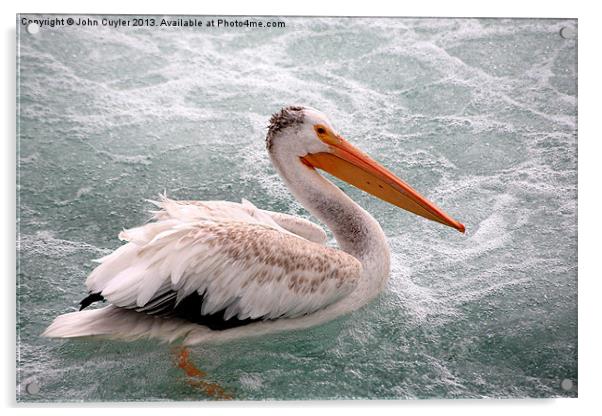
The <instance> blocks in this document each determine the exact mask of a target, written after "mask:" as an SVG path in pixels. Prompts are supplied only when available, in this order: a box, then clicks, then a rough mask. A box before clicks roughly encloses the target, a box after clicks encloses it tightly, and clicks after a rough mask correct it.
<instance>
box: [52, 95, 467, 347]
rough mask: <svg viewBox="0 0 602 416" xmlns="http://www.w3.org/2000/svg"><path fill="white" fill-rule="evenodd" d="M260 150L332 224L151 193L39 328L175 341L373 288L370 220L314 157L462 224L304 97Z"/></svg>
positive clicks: (361, 184)
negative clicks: (80, 295)
mask: <svg viewBox="0 0 602 416" xmlns="http://www.w3.org/2000/svg"><path fill="white" fill-rule="evenodd" d="M266 143H267V150H268V153H269V156H270V159H271V161H272V163H273V165H274V167H275V168H276V171H277V172H278V173H279V174H280V176H281V177H282V179H283V180H284V182H285V183H286V185H287V186H288V188H289V189H290V190H291V192H292V193H293V195H294V196H295V197H296V198H297V199H298V200H299V201H300V202H301V203H302V204H303V206H305V208H307V210H308V211H309V212H310V213H312V214H313V215H314V216H315V217H317V218H318V219H319V220H320V221H322V222H323V223H324V224H325V225H326V226H327V227H328V228H330V230H331V231H332V233H333V234H334V237H335V238H336V241H337V242H338V244H339V247H340V249H335V248H331V247H327V246H326V245H325V241H326V234H325V232H324V231H323V230H322V229H321V228H320V227H318V226H317V225H315V224H312V223H311V222H309V221H307V220H305V219H302V218H298V217H295V216H291V215H287V214H281V213H275V212H270V211H265V210H261V209H258V208H256V207H255V206H254V205H253V204H251V203H250V202H248V201H245V200H243V201H242V203H240V204H239V203H234V202H224V201H203V202H196V201H174V200H170V199H167V198H165V197H164V198H162V200H161V201H160V202H157V205H158V206H159V208H160V210H158V211H155V215H154V218H153V219H154V221H153V222H149V223H147V224H145V225H142V226H140V227H137V228H133V229H129V230H125V231H123V232H122V233H121V234H120V235H119V238H120V239H121V240H125V241H127V243H126V244H124V245H122V246H121V247H119V248H118V249H117V250H115V251H114V252H113V253H112V254H109V255H108V256H106V257H104V258H102V259H100V260H98V262H99V263H100V265H99V266H98V267H96V269H95V270H94V271H93V272H92V273H91V274H90V276H89V277H88V279H87V281H86V286H87V288H88V291H89V293H90V295H89V296H88V297H87V298H85V299H84V300H83V301H82V302H81V309H83V308H85V307H86V306H88V305H89V304H90V303H92V302H95V301H100V300H105V301H106V302H108V303H109V305H108V306H105V307H104V308H100V309H94V310H82V311H80V312H72V313H67V314H64V315H61V316H59V317H57V318H56V319H55V320H54V322H53V323H52V324H51V325H50V326H49V327H48V328H47V329H46V331H45V332H44V334H43V335H44V336H47V337H61V338H68V337H82V336H93V335H96V336H105V337H111V338H120V339H136V338H141V337H152V338H158V339H161V340H164V341H169V342H171V341H174V340H176V339H180V340H182V345H192V344H196V343H200V342H209V341H224V340H228V339H233V338H240V337H244V336H251V335H261V334H266V333H272V332H275V331H281V330H288V329H299V328H306V327H311V326H314V325H317V324H321V323H324V322H326V321H328V320H331V319H333V318H335V317H337V316H340V315H342V314H346V313H349V312H351V311H353V310H356V309H357V308H359V307H361V306H362V305H364V304H366V303H367V302H368V301H370V300H371V299H373V298H374V297H375V296H376V295H377V294H378V293H379V292H380V291H381V289H382V288H383V286H384V285H385V282H386V281H387V279H388V277H389V265H390V261H389V255H390V254H389V246H388V244H387V239H386V237H385V234H384V233H383V231H382V229H381V227H380V225H379V224H378V222H377V221H376V220H375V219H374V218H373V217H372V216H371V215H370V214H369V213H368V212H366V211H365V210H364V209H362V208H361V207H360V206H358V205H357V204H356V203H354V202H353V201H352V200H351V199H350V198H349V197H348V196H347V195H346V194H345V193H344V192H342V191H341V190H340V189H339V188H338V187H336V186H335V185H333V184H332V183H331V182H330V181H328V180H327V179H326V178H324V177H323V176H321V175H320V173H319V172H318V170H317V169H320V170H323V171H326V172H329V173H330V174H332V175H334V176H336V177H338V178H340V179H342V180H344V181H346V182H348V183H350V184H352V185H354V186H356V187H358V188H361V189H363V190H364V191H366V192H369V193H371V194H372V195H374V196H376V197H378V198H381V199H383V200H384V201H387V202H389V203H391V204H394V205H396V206H398V207H400V208H403V209H405V210H408V211H410V212H413V213H414V214H417V215H420V216H422V217H425V218H428V219H430V220H433V221H437V222H440V223H442V224H445V225H448V226H450V227H453V228H455V229H457V230H459V231H461V232H464V226H463V225H462V224H460V223H459V222H457V221H455V220H453V219H452V218H451V217H449V216H448V215H446V214H445V213H444V212H443V211H441V210H440V209H439V208H437V207H436V206H435V205H434V204H433V203H431V202H429V201H428V200H427V199H426V198H424V197H423V196H421V195H420V194H419V193H418V192H416V191H415V190H414V189H412V188H411V187H410V186H409V185H408V184H406V183H405V182H403V181H402V180H401V179H399V178H397V177H396V176H395V175H394V174H393V173H391V172H390V171H388V170H387V169H385V168H384V167H382V166H381V165H379V164H378V163H377V162H376V161H374V160H373V159H371V158H370V157H368V156H367V155H366V154H364V153H363V152H361V151H360V150H358V149H357V148H355V147H354V146H352V145H351V144H350V143H349V142H347V141H346V140H344V139H343V138H342V137H341V136H340V135H339V134H337V133H336V131H335V130H334V128H333V127H332V125H331V123H330V122H329V121H328V119H327V118H326V117H325V116H324V115H323V114H322V113H321V112H319V111H317V110H315V109H313V108H309V107H295V106H291V107H286V108H283V109H282V110H280V111H279V112H278V113H276V114H274V115H273V116H272V118H271V119H270V125H269V127H268V132H267V138H266Z"/></svg>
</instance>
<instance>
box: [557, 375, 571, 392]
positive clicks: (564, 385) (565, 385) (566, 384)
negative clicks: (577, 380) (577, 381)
mask: <svg viewBox="0 0 602 416" xmlns="http://www.w3.org/2000/svg"><path fill="white" fill-rule="evenodd" d="M560 388H561V389H562V390H564V391H571V390H573V380H571V379H569V378H565V379H564V380H562V381H561V382H560Z"/></svg>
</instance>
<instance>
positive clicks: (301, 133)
mask: <svg viewBox="0 0 602 416" xmlns="http://www.w3.org/2000/svg"><path fill="white" fill-rule="evenodd" d="M266 144H267V148H268V152H269V153H270V157H272V156H273V154H275V153H278V154H286V156H287V157H288V158H290V157H293V159H290V160H291V161H292V162H293V163H294V161H295V159H297V160H298V161H300V162H302V163H303V164H304V165H305V166H307V168H309V169H320V170H323V171H325V172H328V173H330V174H331V175H333V176H336V177H337V178H339V179H341V180H343V181H345V182H347V183H349V184H351V185H353V186H355V187H357V188H360V189H362V190H363V191H366V192H368V193H370V194H372V195H374V196H376V197H377V198H380V199H382V200H383V201H386V202H389V203H390V204H393V205H395V206H398V207H400V208H403V209H405V210H407V211H410V212H412V213H414V214H416V215H419V216H421V217H424V218H427V219H429V220H432V221H436V222H439V223H441V224H444V225H447V226H449V227H452V228H455V229H456V230H458V231H460V232H462V233H463V232H464V230H465V228H464V225H463V224H461V223H459V222H458V221H456V220H454V219H453V218H451V217H450V216H449V215H447V214H446V213H444V212H443V211H442V210H441V209H440V208H438V207H437V206H436V205H435V204H433V203H432V202H431V201H429V200H428V199H426V198H425V197H424V196H422V195H421V194H420V193H418V191H416V190H415V189H414V188H412V187H411V186H410V185H408V184H407V183H406V182H404V181H403V180H401V179H399V178H398V177H397V176H395V175H394V174H393V173H392V172H391V171H389V170H388V169H386V168H385V167H383V166H382V165H381V164H379V163H378V162H376V161H375V160H374V159H372V158H370V156H368V155H367V154H365V153H364V152H362V151H361V150H359V149H358V148H356V147H355V146H353V145H352V144H351V143H349V142H348V141H347V140H345V139H344V138H343V137H342V136H341V135H340V134H338V133H337V131H336V130H335V129H334V127H333V126H332V124H331V123H330V121H329V120H328V118H327V117H326V116H325V115H324V114H323V113H321V112H320V111H318V110H316V109H314V108H310V107H302V106H290V107H285V108H283V109H281V110H280V111H279V112H277V113H275V114H274V115H273V116H272V118H271V119H270V125H269V127H268V134H267V138H266Z"/></svg>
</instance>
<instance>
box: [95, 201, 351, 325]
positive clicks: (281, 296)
mask: <svg viewBox="0 0 602 416" xmlns="http://www.w3.org/2000/svg"><path fill="white" fill-rule="evenodd" d="M239 205H240V204H239ZM169 209H170V210H172V211H173V210H174V208H173V207H171V208H169ZM172 214H173V212H172ZM172 214H170V215H169V216H168V215H163V214H162V215H161V216H159V217H158V220H157V221H156V222H152V223H149V224H146V225H144V226H141V227H137V228H135V229H133V230H124V231H123V232H122V233H121V234H120V237H121V238H123V239H125V240H126V241H128V242H127V243H126V244H125V245H124V246H122V247H120V248H119V249H117V250H116V251H115V252H114V253H112V254H110V255H109V256H106V257H104V258H103V259H101V260H100V262H101V264H100V265H99V266H98V267H97V268H96V269H95V270H94V271H93V272H92V273H91V274H90V276H89V277H88V280H87V281H86V284H87V286H88V289H89V290H90V291H91V292H95V293H96V292H99V293H101V294H102V296H103V297H105V298H106V299H107V300H108V301H109V302H110V303H112V304H114V305H116V306H119V307H123V308H131V309H136V310H139V311H143V312H147V313H159V312H163V311H165V310H166V309H170V308H172V309H173V308H176V307H177V305H178V304H179V303H181V302H182V300H183V299H185V298H187V297H188V296H190V295H192V294H195V295H198V296H197V298H198V299H199V302H200V304H199V305H197V306H198V309H199V312H200V314H201V315H213V314H218V313H221V312H223V318H224V319H226V320H228V319H233V318H236V319H239V320H247V319H250V320H255V319H276V318H280V317H288V318H293V317H297V316H300V315H304V314H308V313H312V312H315V311H317V310H319V309H321V308H324V307H326V306H328V305H330V304H332V303H334V302H336V301H338V300H339V299H341V298H343V297H344V296H346V295H347V294H349V293H351V291H353V289H354V288H355V286H356V284H357V281H358V279H359V276H360V273H361V263H360V262H359V261H358V260H357V259H355V258H354V257H352V256H350V255H348V254H346V253H344V252H342V251H340V250H336V249H334V248H329V247H325V246H323V245H321V244H318V243H314V242H311V241H308V240H306V239H304V238H301V237H298V236H297V235H294V234H292V233H291V232H288V231H284V230H281V229H279V228H277V227H273V226H271V225H269V224H263V223H259V222H255V223H253V222H247V221H235V220H231V219H230V220H219V219H216V218H198V219H196V220H193V219H192V214H191V213H190V211H188V212H187V213H186V217H185V218H177V217H175V216H174V215H175V214H173V215H172ZM178 215H179V214H178ZM201 301H202V302H201ZM187 306H188V305H187Z"/></svg>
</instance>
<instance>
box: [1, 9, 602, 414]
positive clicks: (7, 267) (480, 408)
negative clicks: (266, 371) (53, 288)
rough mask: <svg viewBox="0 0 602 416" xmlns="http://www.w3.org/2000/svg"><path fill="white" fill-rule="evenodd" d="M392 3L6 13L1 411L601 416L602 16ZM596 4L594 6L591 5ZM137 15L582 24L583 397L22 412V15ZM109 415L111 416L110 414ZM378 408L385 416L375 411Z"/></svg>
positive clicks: (122, 406)
mask: <svg viewBox="0 0 602 416" xmlns="http://www.w3.org/2000/svg"><path fill="white" fill-rule="evenodd" d="M392 3H393V2H391V1H387V0H370V1H368V2H361V3H359V2H353V3H352V2H351V1H349V0H348V1H334V2H326V1H324V0H303V1H299V0H292V1H291V0H288V1H287V0H272V1H263V2H258V1H257V0H256V1H253V2H248V1H247V2H244V1H227V0H221V1H219V2H186V1H177V0H169V1H167V2H161V1H155V0H146V1H138V2H129V3H125V2H124V1H123V0H102V1H97V2H94V3H91V2H82V1H81V0H80V1H75V0H51V1H42V0H39V1H33V0H22V1H19V2H18V3H17V4H6V2H2V3H1V5H0V8H1V11H2V13H1V14H0V16H1V17H0V19H1V21H2V29H3V30H2V34H3V42H2V55H1V56H2V57H3V59H2V62H3V65H0V66H1V71H2V78H1V79H2V81H3V82H2V97H3V99H2V104H1V105H2V111H1V117H2V126H4V133H5V134H4V140H3V146H4V147H3V149H2V150H3V152H2V158H3V163H2V165H3V166H2V168H1V169H2V170H1V171H2V175H3V178H2V179H3V180H2V185H3V188H2V189H3V196H4V198H3V200H2V201H3V203H2V204H0V206H1V210H2V215H1V216H0V218H1V219H2V225H3V227H2V230H3V232H2V238H1V239H0V242H1V243H0V244H1V245H2V247H1V250H0V255H1V256H2V259H1V260H2V261H1V264H2V265H3V266H4V271H5V273H4V274H3V284H4V287H3V288H2V289H3V290H1V292H2V296H3V299H2V300H3V301H2V305H3V306H2V309H1V311H2V313H3V315H4V317H3V319H2V320H0V322H1V325H2V330H3V334H4V340H5V341H4V342H2V344H1V349H2V358H3V360H4V362H5V363H6V364H7V365H6V366H3V368H4V369H5V371H4V377H2V382H1V383H2V386H1V387H2V388H1V390H0V391H1V393H2V404H3V406H4V407H7V408H8V409H7V410H8V414H19V415H21V414H26V415H27V414H38V413H41V412H42V411H43V412H44V413H45V414H47V415H54V414H57V415H59V414H60V415H78V416H81V414H82V412H84V413H86V414H87V415H100V414H105V413H106V412H107V410H109V411H111V412H113V411H117V412H119V413H121V412H125V411H128V412H129V413H132V412H137V411H136V410H135V409H136V408H139V407H142V408H143V410H142V411H143V412H144V413H146V414H150V415H155V414H156V415H159V414H160V415H164V414H165V412H166V410H167V409H169V408H174V409H176V410H177V412H178V413H181V414H195V415H198V414H199V412H202V413H204V414H207V413H209V412H210V414H211V415H221V414H231V413H234V412H236V413H240V412H243V411H244V412H245V414H248V413H251V414H262V415H264V414H276V413H278V414H282V413H283V412H285V413H286V414H287V415H289V414H290V415H295V414H306V413H318V414H324V413H333V412H335V411H337V410H343V411H344V412H346V413H351V414H365V413H366V412H367V411H370V410H372V409H374V410H375V411H377V412H379V414H381V413H382V414H400V412H415V413H418V412H419V413H420V414H426V415H430V414H437V415H439V414H441V413H444V414H445V415H456V414H457V415H472V414H475V415H482V414H483V413H485V412H486V413H487V414H488V416H489V415H507V414H508V413H514V412H519V414H520V413H523V412H529V413H531V414H545V415H546V416H550V415H563V416H566V415H567V414H569V413H570V414H582V413H583V414H592V413H593V409H596V408H597V409H598V411H599V409H600V408H601V406H600V400H599V399H598V397H599V396H600V395H601V393H600V392H599V391H598V389H599V388H600V387H602V382H601V381H600V380H601V378H602V373H601V371H600V370H601V366H600V354H601V352H602V348H601V345H602V344H601V342H600V335H599V330H600V328H601V325H600V320H599V316H600V312H599V311H600V308H598V307H597V306H598V303H599V302H600V301H599V298H600V297H601V296H602V290H600V289H601V286H602V285H601V283H600V282H601V281H602V275H601V273H600V265H599V263H598V258H599V257H600V254H599V251H600V249H601V248H602V247H601V245H600V243H599V240H600V237H599V236H600V235H601V234H602V233H601V232H600V231H601V230H600V219H599V217H600V209H601V208H600V207H601V205H600V200H601V199H602V197H601V196H600V195H602V187H601V186H600V179H601V178H602V175H600V172H599V169H597V168H598V167H599V165H600V162H599V161H598V158H600V157H601V156H602V153H601V152H600V149H601V146H600V142H601V140H602V137H601V134H600V132H599V130H600V129H601V128H602V127H601V126H599V124H600V123H601V122H599V120H601V119H602V115H601V114H600V113H601V112H602V107H601V106H600V104H599V103H598V101H599V100H598V97H599V94H600V93H601V91H600V77H601V76H602V72H601V71H600V68H601V67H602V66H601V65H600V52H599V51H600V47H599V40H600V39H602V36H600V30H599V28H600V26H602V22H601V21H600V17H602V16H601V15H600V14H599V13H597V11H596V10H595V6H585V5H583V3H577V2H574V1H546V2H526V1H525V0H499V1H498V2H496V3H495V4H491V2H484V1H468V0H467V1H461V0H454V1H444V0H441V1H429V0H420V1H418V2H399V3H398V4H392ZM591 4H593V2H592V3H591ZM52 12H53V13H106V14H116V13H132V14H142V13H146V14H240V15H244V14H254V15H346V16H361V15H370V16H442V17H561V18H578V19H579V23H578V24H579V80H578V82H579V398H578V399H554V400H497V401H477V400H460V401H456V400H453V401H452V400H450V401H442V400H435V401H406V402H398V401H391V402H275V403H274V402H270V403H240V402H238V403H226V404H220V403H194V404H193V403H184V404H178V403H173V404H165V403H163V404H154V405H153V404H147V405H141V404H90V405H85V409H84V410H82V409H80V408H78V407H79V406H74V405H70V406H68V407H63V408H61V407H59V406H56V405H54V406H52V407H51V408H49V409H44V410H42V409H41V407H43V406H31V405H29V406H27V405H16V403H15V399H14V396H15V373H14V370H15V286H14V282H15V280H14V279H15V277H14V276H15V268H14V266H15V254H14V253H15V243H14V241H15V203H14V201H15V78H14V77H15V68H14V62H15V40H14V37H15V15H16V13H52ZM107 407H108V408H109V409H106V408H107ZM376 408H377V409H376Z"/></svg>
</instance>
